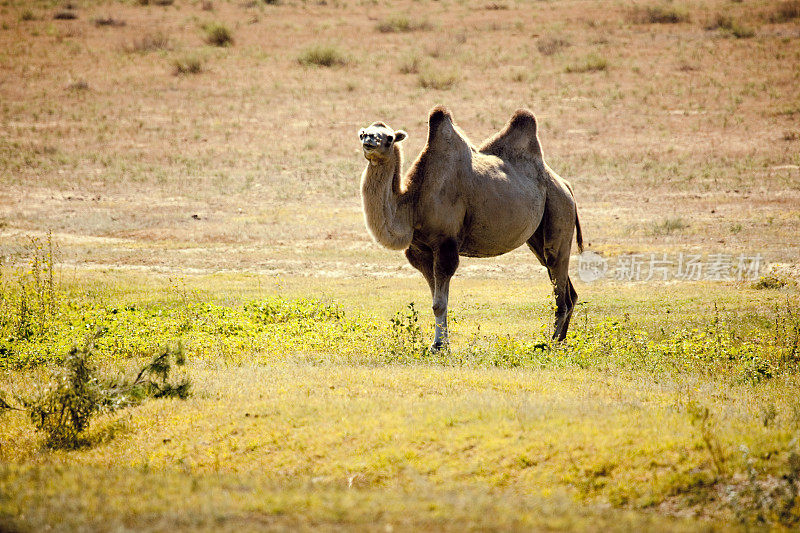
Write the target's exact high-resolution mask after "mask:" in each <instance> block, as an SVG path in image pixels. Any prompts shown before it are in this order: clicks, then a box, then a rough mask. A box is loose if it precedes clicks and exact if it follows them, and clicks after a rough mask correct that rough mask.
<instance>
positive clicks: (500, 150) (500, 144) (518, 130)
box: [478, 109, 542, 159]
mask: <svg viewBox="0 0 800 533" xmlns="http://www.w3.org/2000/svg"><path fill="white" fill-rule="evenodd" d="M478 151H480V152H483V153H485V154H492V155H496V156H497V157H499V158H501V159H517V158H525V159H527V158H530V157H539V158H541V157H542V147H541V145H540V144H539V137H538V135H537V130H536V117H534V116H533V113H531V112H530V111H528V110H527V109H518V110H517V111H516V112H515V113H514V115H513V116H512V117H511V119H510V120H509V121H508V122H507V123H506V125H505V127H504V128H503V129H502V130H500V131H499V132H498V133H496V134H495V135H493V136H491V137H490V138H489V139H487V140H486V141H485V142H484V143H483V144H482V145H481V146H480V147H479V148H478Z"/></svg>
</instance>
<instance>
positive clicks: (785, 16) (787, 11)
mask: <svg viewBox="0 0 800 533" xmlns="http://www.w3.org/2000/svg"><path fill="white" fill-rule="evenodd" d="M798 18H800V0H786V1H785V2H780V3H779V4H777V5H775V6H774V7H773V8H772V11H771V12H769V13H768V15H767V20H769V21H770V22H774V23H782V22H791V21H793V20H795V19H798Z"/></svg>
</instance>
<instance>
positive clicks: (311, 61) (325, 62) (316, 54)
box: [297, 44, 349, 67]
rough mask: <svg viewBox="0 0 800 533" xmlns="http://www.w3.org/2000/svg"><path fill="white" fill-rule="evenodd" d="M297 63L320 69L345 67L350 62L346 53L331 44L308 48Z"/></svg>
mask: <svg viewBox="0 0 800 533" xmlns="http://www.w3.org/2000/svg"><path fill="white" fill-rule="evenodd" d="M297 61H298V62H299V63H300V64H301V65H304V66H318V67H336V66H344V65H346V64H347V63H348V62H349V60H348V58H347V56H346V55H345V54H344V52H342V51H341V50H340V49H339V47H338V46H335V45H331V44H317V45H314V46H311V47H310V48H306V49H305V50H304V51H303V53H301V54H300V56H299V57H298V58H297Z"/></svg>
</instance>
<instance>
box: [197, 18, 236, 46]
mask: <svg viewBox="0 0 800 533" xmlns="http://www.w3.org/2000/svg"><path fill="white" fill-rule="evenodd" d="M203 31H205V33H206V42H207V43H208V44H210V45H213V46H230V45H232V44H233V34H232V33H231V30H230V29H229V28H228V27H227V26H226V25H224V24H222V23H221V22H210V23H208V24H206V25H205V26H203Z"/></svg>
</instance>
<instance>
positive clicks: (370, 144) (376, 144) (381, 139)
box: [358, 122, 408, 162]
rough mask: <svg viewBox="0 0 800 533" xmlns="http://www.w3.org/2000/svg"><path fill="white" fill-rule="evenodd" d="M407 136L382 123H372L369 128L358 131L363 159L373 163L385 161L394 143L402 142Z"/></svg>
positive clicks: (401, 131)
mask: <svg viewBox="0 0 800 533" xmlns="http://www.w3.org/2000/svg"><path fill="white" fill-rule="evenodd" d="M407 136H408V134H407V133H406V132H404V131H403V130H397V131H394V130H393V129H392V128H390V127H389V126H387V125H386V124H384V123H383V122H373V123H372V125H370V126H369V127H367V128H361V129H360V130H358V138H359V139H360V140H361V147H362V148H363V149H364V157H366V158H367V159H369V160H370V161H373V162H378V161H382V160H385V159H387V158H388V157H389V154H391V153H392V152H391V150H392V146H393V145H394V143H398V142H400V141H402V140H403V139H405V138H406V137H407Z"/></svg>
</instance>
